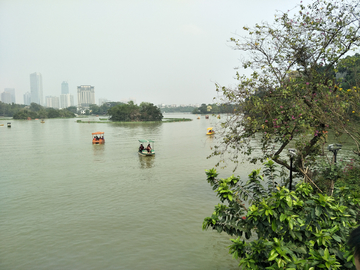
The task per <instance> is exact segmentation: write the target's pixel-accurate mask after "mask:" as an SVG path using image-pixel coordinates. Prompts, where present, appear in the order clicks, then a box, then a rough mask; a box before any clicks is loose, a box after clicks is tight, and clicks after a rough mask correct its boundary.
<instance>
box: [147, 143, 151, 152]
mask: <svg viewBox="0 0 360 270" xmlns="http://www.w3.org/2000/svg"><path fill="white" fill-rule="evenodd" d="M146 150H147V151H148V153H150V152H151V146H150V143H149V144H148V145H147V147H146Z"/></svg>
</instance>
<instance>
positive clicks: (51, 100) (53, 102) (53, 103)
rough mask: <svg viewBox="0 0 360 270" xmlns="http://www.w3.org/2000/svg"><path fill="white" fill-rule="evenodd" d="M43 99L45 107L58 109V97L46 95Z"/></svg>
mask: <svg viewBox="0 0 360 270" xmlns="http://www.w3.org/2000/svg"><path fill="white" fill-rule="evenodd" d="M45 101H46V107H49V108H55V109H59V97H53V96H47V97H45Z"/></svg>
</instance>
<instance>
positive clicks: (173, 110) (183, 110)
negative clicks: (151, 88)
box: [161, 106, 197, 113]
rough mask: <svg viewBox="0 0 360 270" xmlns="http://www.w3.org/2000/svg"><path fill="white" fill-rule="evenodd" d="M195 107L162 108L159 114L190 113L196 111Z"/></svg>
mask: <svg viewBox="0 0 360 270" xmlns="http://www.w3.org/2000/svg"><path fill="white" fill-rule="evenodd" d="M196 108H197V107H194V106H178V107H171V106H167V107H162V108H161V112H163V113H164V112H165V113H191V112H193V111H194V109H196Z"/></svg>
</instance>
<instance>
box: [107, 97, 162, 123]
mask: <svg viewBox="0 0 360 270" xmlns="http://www.w3.org/2000/svg"><path fill="white" fill-rule="evenodd" d="M108 114H109V115H110V120H112V121H119V122H137V121H161V120H162V118H163V115H162V113H161V111H160V109H159V108H158V107H157V106H155V105H154V104H152V103H148V102H142V103H141V104H140V106H138V105H136V104H134V102H133V101H130V102H128V103H127V104H118V105H116V106H113V107H111V108H110V109H109V110H108Z"/></svg>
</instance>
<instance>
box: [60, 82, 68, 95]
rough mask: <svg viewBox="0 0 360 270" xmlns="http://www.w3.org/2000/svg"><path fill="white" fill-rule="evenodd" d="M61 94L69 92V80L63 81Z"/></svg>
mask: <svg viewBox="0 0 360 270" xmlns="http://www.w3.org/2000/svg"><path fill="white" fill-rule="evenodd" d="M61 94H62V95H66V94H69V84H68V82H65V81H64V82H62V83H61Z"/></svg>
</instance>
